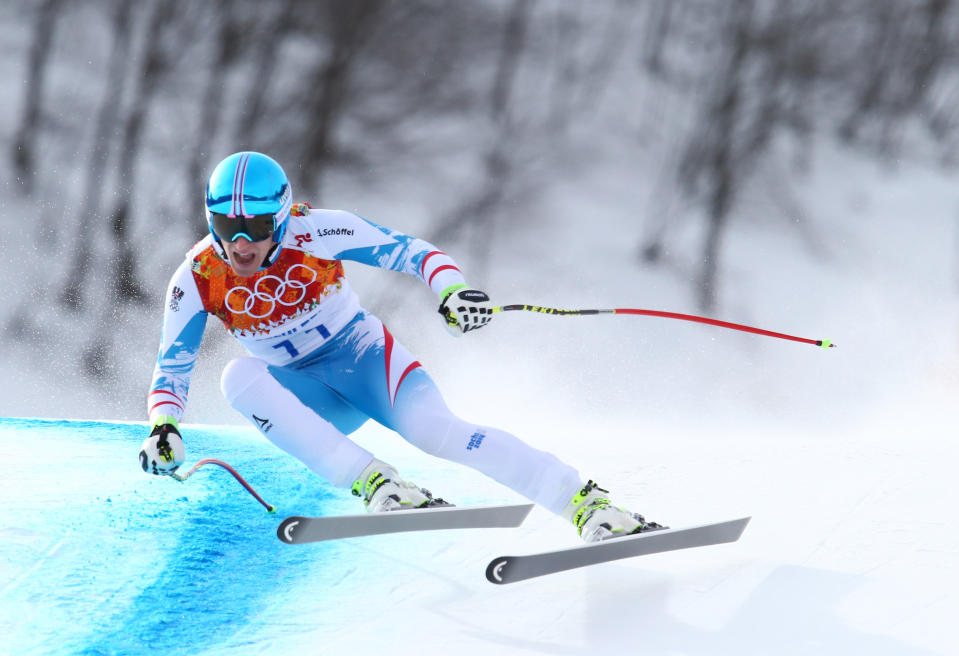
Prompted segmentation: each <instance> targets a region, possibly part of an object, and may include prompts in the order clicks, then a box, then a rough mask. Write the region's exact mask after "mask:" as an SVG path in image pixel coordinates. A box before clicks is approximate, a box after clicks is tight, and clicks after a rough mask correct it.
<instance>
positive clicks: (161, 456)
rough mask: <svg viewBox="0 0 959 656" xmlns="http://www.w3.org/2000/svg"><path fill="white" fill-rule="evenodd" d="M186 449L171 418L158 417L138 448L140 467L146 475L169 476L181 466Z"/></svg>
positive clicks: (174, 420) (174, 421)
mask: <svg viewBox="0 0 959 656" xmlns="http://www.w3.org/2000/svg"><path fill="white" fill-rule="evenodd" d="M184 458H186V449H185V448H184V446H183V438H182V437H180V431H179V429H178V428H177V423H176V419H174V418H173V417H160V418H159V419H157V420H156V422H155V423H154V424H153V432H151V433H150V437H148V438H146V439H145V440H143V445H142V446H141V447H140V466H141V467H142V468H143V471H145V472H147V473H148V474H156V475H158V476H169V475H170V474H172V473H173V472H175V471H176V470H177V467H179V466H180V465H182V464H183V460H184Z"/></svg>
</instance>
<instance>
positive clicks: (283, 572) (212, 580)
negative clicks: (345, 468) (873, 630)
mask: <svg viewBox="0 0 959 656" xmlns="http://www.w3.org/2000/svg"><path fill="white" fill-rule="evenodd" d="M145 436H146V426H145V425H143V424H136V423H130V424H123V423H106V422H93V421H64V420H42V419H6V418H0V447H2V449H3V451H2V453H3V456H4V463H5V469H6V472H5V475H4V478H5V481H4V485H3V491H2V492H0V501H2V502H3V507H4V509H5V511H6V512H5V513H4V514H5V520H4V522H3V524H2V528H0V631H2V632H3V634H4V647H3V650H4V651H5V652H6V653H13V654H91V655H92V654H141V653H153V652H156V651H163V652H165V653H173V654H180V653H182V654H197V653H206V652H211V651H213V652H215V651H218V648H219V647H224V646H227V645H231V644H232V645H233V646H234V647H235V646H237V645H240V644H243V643H244V638H243V634H244V633H250V632H251V626H256V622H257V617H258V615H261V614H262V613H263V612H264V611H265V609H270V608H275V607H276V606H277V605H278V604H280V603H283V602H284V600H285V599H286V598H287V597H288V595H289V594H290V592H291V590H293V589H295V588H297V587H298V585H299V586H301V587H302V583H303V579H304V577H306V576H310V572H311V571H314V570H315V571H316V573H315V574H314V575H312V576H313V577H314V580H313V581H311V584H312V585H313V586H314V587H312V589H313V590H314V593H315V594H322V593H323V592H322V590H323V581H324V574H323V568H322V567H319V568H318V567H317V564H322V563H323V561H329V560H335V559H337V558H339V557H342V556H341V552H342V551H343V550H344V547H343V546H341V545H337V544H329V545H326V544H322V545H309V546H306V547H290V546H288V545H285V544H283V543H281V542H280V541H279V540H278V539H277V538H276V536H275V531H276V527H277V525H278V524H279V522H280V521H281V520H282V518H283V517H284V516H285V515H289V514H297V513H300V514H334V513H342V512H355V511H356V505H355V501H354V500H352V499H351V498H350V497H348V496H345V495H344V493H343V492H342V491H334V490H333V489H332V488H330V487H329V486H327V485H325V484H324V483H323V482H322V481H321V480H320V479H318V478H317V477H316V476H315V475H313V474H311V473H310V472H309V471H308V470H306V469H305V468H304V467H303V466H302V465H300V464H299V463H298V462H297V461H295V460H293V459H292V458H290V457H288V456H286V455H285V454H282V453H281V452H279V451H278V450H277V449H276V448H275V447H273V446H272V445H270V444H269V443H268V442H267V441H266V440H264V439H262V438H261V437H259V435H258V434H256V433H255V432H254V431H252V429H245V428H235V427H216V428H207V427H187V428H186V429H185V430H184V438H185V441H186V445H187V457H188V460H187V464H188V465H189V464H190V463H192V462H195V461H196V460H198V459H200V458H204V457H214V458H220V459H223V460H225V461H227V462H229V463H230V464H232V465H233V466H234V467H235V468H236V469H237V470H238V471H239V472H240V473H241V474H242V475H243V476H244V477H245V478H246V479H247V481H248V482H249V483H250V484H251V485H252V486H253V487H254V488H255V489H256V490H257V491H258V492H259V493H260V494H261V495H262V496H263V497H264V498H265V499H266V500H267V501H268V502H270V503H272V504H274V505H276V506H277V512H276V514H268V513H267V512H266V511H265V510H264V509H263V508H262V506H260V505H259V504H258V503H257V502H256V501H255V500H254V499H253V498H252V497H251V496H249V495H248V494H247V493H246V491H245V490H243V488H242V487H241V486H240V485H239V484H238V483H237V482H236V481H235V480H234V479H233V477H232V476H230V475H229V474H228V473H227V472H225V471H223V470H222V469H220V468H218V467H212V466H211V467H205V468H203V469H201V470H199V471H198V472H197V473H195V474H194V475H193V476H192V477H191V478H190V479H189V480H188V481H186V482H185V483H178V482H176V481H174V480H173V479H170V478H166V477H154V476H149V475H147V474H145V473H143V471H142V470H141V469H140V467H139V462H138V459H137V453H138V451H139V445H140V443H141V442H142V441H143V438H144V437H145ZM287 628H288V629H289V628H293V629H295V628H296V627H287ZM301 628H302V629H303V630H305V627H301ZM274 630H278V629H274ZM255 633H256V642H257V643H258V644H259V649H262V648H263V646H264V644H266V645H268V644H269V630H267V631H266V633H264V631H263V630H261V629H259V628H258V629H256V631H255ZM251 637H252V636H251ZM7 650H9V651H7Z"/></svg>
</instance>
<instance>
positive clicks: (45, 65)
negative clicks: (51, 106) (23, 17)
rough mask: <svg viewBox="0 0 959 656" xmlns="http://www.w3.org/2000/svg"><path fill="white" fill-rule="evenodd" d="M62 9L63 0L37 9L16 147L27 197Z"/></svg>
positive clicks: (16, 162) (45, 1)
mask: <svg viewBox="0 0 959 656" xmlns="http://www.w3.org/2000/svg"><path fill="white" fill-rule="evenodd" d="M59 9H60V0H43V2H41V3H39V4H38V6H37V9H36V21H35V23H34V27H33V38H32V41H31V42H30V51H29V55H28V57H27V77H26V80H27V97H26V101H25V102H24V104H23V112H22V113H21V115H20V127H19V128H18V129H17V136H16V137H15V139H14V146H13V162H14V165H15V166H16V169H17V173H18V175H19V177H20V182H21V186H20V191H21V192H22V193H24V194H29V193H30V192H31V191H33V176H34V170H33V167H34V163H33V161H34V155H33V151H34V148H35V147H36V144H35V141H36V138H37V134H38V131H39V130H38V128H39V126H40V118H41V115H42V97H43V85H44V83H45V81H46V77H47V71H48V70H49V62H50V54H51V52H52V50H53V48H52V47H51V44H53V43H55V41H54V38H53V30H54V28H55V27H56V20H57V13H58V11H59Z"/></svg>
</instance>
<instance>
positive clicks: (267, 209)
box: [206, 151, 293, 260]
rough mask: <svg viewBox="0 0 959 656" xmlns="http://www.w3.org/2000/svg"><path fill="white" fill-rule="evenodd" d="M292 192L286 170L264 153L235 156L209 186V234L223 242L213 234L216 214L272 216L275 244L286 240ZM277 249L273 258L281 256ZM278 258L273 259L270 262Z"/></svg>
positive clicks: (217, 171)
mask: <svg viewBox="0 0 959 656" xmlns="http://www.w3.org/2000/svg"><path fill="white" fill-rule="evenodd" d="M292 205H293V191H292V189H291V187H290V181H289V180H288V179H287V177H286V173H284V172H283V168H282V167H281V166H280V165H279V164H277V163H276V161H275V160H274V159H273V158H271V157H268V156H266V155H264V154H262V153H255V152H249V151H245V152H241V153H234V154H232V155H230V156H229V157H227V158H226V159H224V160H223V161H222V162H220V163H219V164H217V165H216V168H215V169H213V173H212V174H210V180H209V182H208V183H207V185H206V210H207V222H208V224H209V227H210V234H212V235H213V239H214V240H216V241H217V242H219V241H220V239H219V237H217V235H216V233H215V232H214V231H213V214H225V215H227V216H230V217H245V216H255V215H261V214H272V215H273V218H274V220H275V228H274V231H273V241H274V242H276V243H277V244H279V243H280V241H281V240H282V239H283V233H284V232H285V230H286V224H287V220H288V219H289V218H290V208H291V207H292ZM278 254H279V253H278V249H277V252H276V253H273V255H274V256H275V255H278ZM273 259H275V257H274V258H271V260H273Z"/></svg>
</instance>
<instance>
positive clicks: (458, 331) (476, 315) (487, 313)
mask: <svg viewBox="0 0 959 656" xmlns="http://www.w3.org/2000/svg"><path fill="white" fill-rule="evenodd" d="M439 313H440V314H441V315H443V318H444V319H445V320H446V327H447V329H449V331H450V332H451V333H453V334H454V335H456V336H457V337H459V336H460V335H462V334H463V333H466V332H469V331H471V330H476V329H477V328H482V327H483V326H485V325H486V324H488V323H489V322H490V320H491V319H492V318H493V307H492V305H491V304H490V300H489V296H487V295H486V292H481V291H480V290H478V289H469V288H465V287H464V288H460V289H456V290H454V291H452V292H450V293H449V294H447V295H446V297H445V298H444V299H443V302H442V303H440V309H439Z"/></svg>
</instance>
